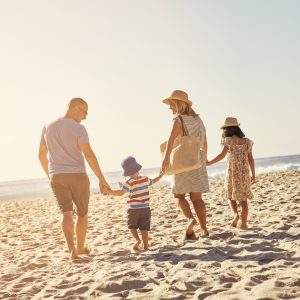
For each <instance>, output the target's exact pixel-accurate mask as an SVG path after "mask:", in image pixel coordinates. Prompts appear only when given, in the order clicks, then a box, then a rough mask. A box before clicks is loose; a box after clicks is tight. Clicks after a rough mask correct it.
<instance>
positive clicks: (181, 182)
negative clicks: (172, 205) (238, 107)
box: [162, 90, 209, 239]
mask: <svg viewBox="0 0 300 300" xmlns="http://www.w3.org/2000/svg"><path fill="white" fill-rule="evenodd" d="M163 103H165V104H167V105H169V106H170V109H171V110H172V113H173V115H174V117H175V118H174V119H173V128H172V130H171V134H170V137H169V139H168V142H167V148H166V152H165V157H164V159H163V162H162V170H163V172H164V171H165V170H166V169H167V168H168V167H169V165H170V154H171V151H172V148H173V143H174V140H175V139H176V137H180V136H182V135H183V130H182V123H181V121H180V118H179V115H181V117H182V120H183V123H184V124H183V125H184V126H185V128H186V129H187V131H188V133H189V135H192V136H200V147H201V150H200V158H201V167H200V168H198V169H196V170H192V171H188V172H184V173H179V174H175V175H172V177H173V178H172V193H173V194H174V198H175V199H176V200H177V203H178V206H179V207H180V209H181V211H182V212H183V214H184V216H185V217H186V218H187V219H188V225H187V228H186V233H185V238H186V239H195V233H194V230H193V228H194V226H195V225H196V224H197V221H196V219H195V218H194V216H193V214H192V211H191V208H190V205H189V202H188V201H187V200H186V199H185V195H186V194H187V193H188V194H189V196H190V199H191V201H192V204H193V206H194V209H195V212H196V214H197V217H198V219H199V223H200V227H201V235H200V236H202V237H205V236H208V235H209V233H208V230H207V228H206V208H205V203H204V201H203V200H202V193H207V192H209V185H208V177H207V170H206V157H207V141H206V134H205V127H204V124H203V122H202V120H201V119H200V117H199V116H198V115H197V114H196V113H195V112H194V110H193V109H192V102H191V101H190V100H189V99H188V95H187V93H185V92H183V91H179V90H176V91H174V92H173V93H172V95H171V96H170V97H169V98H167V99H165V100H163Z"/></svg>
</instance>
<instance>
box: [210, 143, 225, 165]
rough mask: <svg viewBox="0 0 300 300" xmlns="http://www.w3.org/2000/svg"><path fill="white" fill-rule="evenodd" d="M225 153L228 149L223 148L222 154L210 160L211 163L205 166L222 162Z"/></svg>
mask: <svg viewBox="0 0 300 300" xmlns="http://www.w3.org/2000/svg"><path fill="white" fill-rule="evenodd" d="M227 152H228V148H227V147H224V148H223V150H222V152H221V153H220V154H219V155H217V156H216V157H215V158H214V159H212V160H211V161H208V162H207V164H206V165H207V166H210V165H212V164H215V163H216V162H218V161H220V160H222V159H223V158H224V157H225V156H226V154H227Z"/></svg>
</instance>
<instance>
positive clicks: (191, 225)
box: [174, 194, 197, 235]
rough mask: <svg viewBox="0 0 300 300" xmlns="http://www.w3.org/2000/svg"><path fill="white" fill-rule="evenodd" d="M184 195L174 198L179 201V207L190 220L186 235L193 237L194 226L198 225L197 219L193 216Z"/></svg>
mask: <svg viewBox="0 0 300 300" xmlns="http://www.w3.org/2000/svg"><path fill="white" fill-rule="evenodd" d="M184 196H185V195H183V194H174V198H175V199H176V201H177V205H178V207H179V208H180V209H181V211H182V213H183V214H184V216H185V217H186V218H187V219H188V225H187V228H186V234H187V235H191V234H192V233H193V229H194V226H195V225H196V224H197V221H196V219H195V218H194V216H193V213H192V211H191V208H190V205H189V203H188V201H187V200H186V199H185V197H184Z"/></svg>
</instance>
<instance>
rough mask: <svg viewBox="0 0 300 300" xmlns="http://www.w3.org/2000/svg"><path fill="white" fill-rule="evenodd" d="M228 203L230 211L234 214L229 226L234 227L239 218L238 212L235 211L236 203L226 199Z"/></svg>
mask: <svg viewBox="0 0 300 300" xmlns="http://www.w3.org/2000/svg"><path fill="white" fill-rule="evenodd" d="M228 203H229V206H230V207H231V209H232V211H233V212H234V218H233V220H232V221H231V223H230V226H232V227H236V226H237V223H238V221H239V219H240V216H239V213H238V210H237V203H236V201H233V200H230V199H228Z"/></svg>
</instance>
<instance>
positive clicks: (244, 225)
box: [240, 200, 248, 229]
mask: <svg viewBox="0 0 300 300" xmlns="http://www.w3.org/2000/svg"><path fill="white" fill-rule="evenodd" d="M240 206H241V208H242V211H241V219H242V225H241V229H247V228H248V226H247V220H248V203H247V200H245V201H241V202H240Z"/></svg>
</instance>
